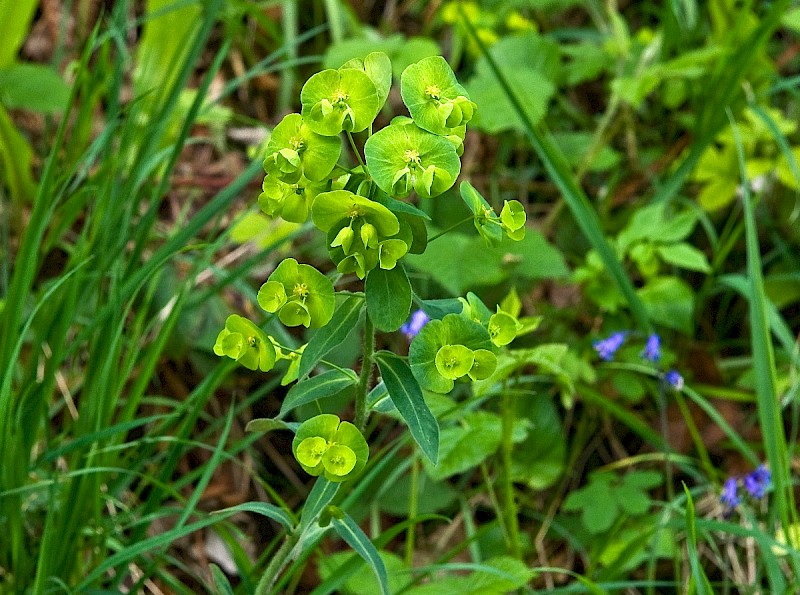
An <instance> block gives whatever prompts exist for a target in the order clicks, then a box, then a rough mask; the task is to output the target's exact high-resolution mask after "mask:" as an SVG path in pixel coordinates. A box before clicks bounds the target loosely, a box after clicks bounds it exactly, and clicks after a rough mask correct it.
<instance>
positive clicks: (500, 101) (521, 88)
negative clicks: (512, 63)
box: [467, 67, 556, 134]
mask: <svg viewBox="0 0 800 595" xmlns="http://www.w3.org/2000/svg"><path fill="white" fill-rule="evenodd" d="M505 75H506V77H507V78H508V81H509V83H510V84H511V86H512V87H513V88H514V90H515V92H516V93H517V95H518V96H519V100H520V101H521V102H522V105H524V106H525V113H526V115H527V117H528V118H529V120H530V121H531V122H532V123H533V124H537V123H538V122H539V121H540V120H541V119H542V118H543V117H544V115H545V112H546V111H547V104H548V103H549V102H550V98H551V97H552V96H553V95H554V94H555V91H556V88H555V86H554V85H553V83H551V82H550V81H549V80H548V79H547V78H545V77H544V76H543V75H542V74H541V73H540V72H537V71H536V70H533V69H531V68H526V67H520V68H518V69H514V70H507V71H506V72H505ZM467 89H468V90H469V94H470V97H472V100H473V101H474V102H475V104H476V105H477V106H478V109H477V110H476V113H475V118H474V120H473V122H472V125H474V126H475V127H476V128H478V129H480V130H483V131H485V132H488V133H490V134H498V133H500V132H503V131H506V130H518V131H524V130H525V128H524V125H523V123H522V120H521V119H520V117H519V116H518V115H517V113H516V111H515V110H514V107H513V104H512V103H511V102H510V101H509V99H508V96H507V95H506V93H505V92H504V91H503V87H502V86H501V85H500V84H499V83H498V82H497V79H496V78H495V77H494V75H492V74H491V73H482V74H481V73H479V74H478V75H476V76H474V77H473V78H471V79H470V80H469V81H468V82H467Z"/></svg>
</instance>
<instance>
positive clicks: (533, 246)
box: [403, 229, 569, 295]
mask: <svg viewBox="0 0 800 595" xmlns="http://www.w3.org/2000/svg"><path fill="white" fill-rule="evenodd" d="M432 233H433V232H432ZM465 254H469V258H464V255H465ZM403 262H404V263H406V264H407V266H410V267H411V268H413V269H416V270H417V271H419V272H423V273H427V274H428V275H430V277H431V278H432V279H434V280H435V281H436V282H437V283H439V284H440V285H441V286H442V287H444V288H445V289H446V290H447V291H448V293H450V294H453V295H464V294H465V293H466V292H467V291H469V290H470V289H475V288H478V287H486V286H493V285H498V284H500V283H502V282H503V281H505V280H507V279H514V278H522V279H530V280H540V279H548V278H551V279H552V278H561V277H564V276H566V275H567V274H569V269H568V268H567V264H566V262H565V260H564V257H563V255H562V254H561V252H559V251H558V249H556V248H555V247H554V246H552V245H551V244H549V243H548V242H547V240H545V239H544V237H543V236H542V235H541V234H540V233H539V232H537V231H535V230H533V229H528V233H527V234H526V235H525V239H524V240H522V241H521V242H514V241H511V240H509V239H508V238H503V239H502V240H501V241H500V243H499V244H498V245H497V246H496V247H491V248H489V247H487V246H486V245H485V244H484V241H483V240H482V239H481V238H479V237H477V236H467V235H465V234H460V233H449V234H447V239H446V240H445V241H438V242H434V243H432V244H431V245H430V246H428V248H427V250H425V253H424V254H419V255H415V254H414V255H411V254H410V255H408V256H406V259H405V260H404V261H403Z"/></svg>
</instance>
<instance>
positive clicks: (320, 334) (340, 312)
mask: <svg viewBox="0 0 800 595" xmlns="http://www.w3.org/2000/svg"><path fill="white" fill-rule="evenodd" d="M363 306H364V299H363V298H362V297H361V296H357V295H353V296H350V297H348V298H347V299H346V300H345V301H344V302H343V303H342V304H341V305H340V306H339V307H338V308H337V309H336V311H335V312H334V313H333V318H331V320H330V322H328V324H326V325H325V326H324V327H322V328H321V329H320V330H318V331H317V332H316V334H315V335H314V336H313V337H311V340H310V341H309V342H308V345H306V348H305V350H304V351H303V356H302V357H301V358H300V371H299V374H298V375H299V377H300V378H304V377H305V376H306V375H307V374H308V373H309V372H310V371H311V370H312V369H313V368H314V366H316V365H317V363H318V362H319V360H320V359H322V358H323V357H325V355H326V354H327V353H328V352H329V351H330V350H331V349H333V348H334V347H336V346H337V345H339V344H340V343H342V342H343V341H344V340H345V339H346V338H347V335H348V334H350V331H352V330H353V328H354V327H355V326H356V325H357V324H358V318H359V317H360V316H361V309H362V307H363Z"/></svg>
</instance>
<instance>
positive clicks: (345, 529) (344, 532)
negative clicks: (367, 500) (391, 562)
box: [332, 513, 389, 595]
mask: <svg viewBox="0 0 800 595" xmlns="http://www.w3.org/2000/svg"><path fill="white" fill-rule="evenodd" d="M332 521H333V529H334V531H336V533H337V534H338V535H339V537H341V538H342V539H343V540H344V541H345V542H346V543H347V545H349V546H350V547H351V548H353V549H354V550H355V551H356V553H357V554H358V555H359V556H361V557H362V558H364V560H366V562H367V564H369V565H370V567H371V568H372V571H373V572H374V573H375V576H376V577H377V579H378V583H379V584H380V587H381V593H382V594H383V595H389V584H388V580H387V576H386V566H385V565H384V563H383V560H382V559H381V557H380V554H379V553H378V550H377V549H376V548H375V546H374V545H372V542H371V541H370V540H369V537H367V536H366V534H365V533H364V532H363V531H362V530H361V528H360V527H359V526H358V525H357V524H356V522H355V521H354V520H353V519H352V518H350V515H348V514H346V513H345V514H344V516H343V517H342V518H341V519H339V518H337V517H336V516H333V517H332Z"/></svg>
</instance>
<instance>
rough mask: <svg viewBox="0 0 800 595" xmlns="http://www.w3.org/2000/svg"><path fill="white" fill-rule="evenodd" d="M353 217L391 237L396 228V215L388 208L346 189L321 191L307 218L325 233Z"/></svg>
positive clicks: (396, 230)
mask: <svg viewBox="0 0 800 595" xmlns="http://www.w3.org/2000/svg"><path fill="white" fill-rule="evenodd" d="M356 219H360V220H363V221H364V222H366V223H369V224H371V225H372V226H374V227H375V229H376V230H377V232H378V234H380V235H381V236H383V237H391V236H393V235H395V234H396V233H397V232H398V231H399V230H400V223H399V222H398V220H397V216H396V215H395V214H394V213H392V212H391V211H390V210H389V209H387V208H386V207H384V206H383V205H382V204H380V203H377V202H375V201H374V200H370V199H368V198H365V197H363V196H359V195H358V194H353V193H352V192H350V191H349V190H331V191H330V192H322V193H320V194H318V195H317V197H316V198H315V199H314V202H313V204H312V206H311V220H312V221H313V222H314V225H316V226H317V227H318V228H319V229H320V230H322V231H325V232H327V231H330V230H331V229H332V228H334V227H335V228H337V229H338V228H340V227H342V226H343V225H342V224H343V222H349V221H353V220H356Z"/></svg>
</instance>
